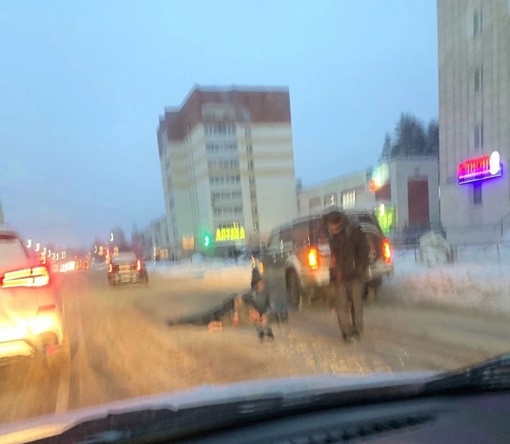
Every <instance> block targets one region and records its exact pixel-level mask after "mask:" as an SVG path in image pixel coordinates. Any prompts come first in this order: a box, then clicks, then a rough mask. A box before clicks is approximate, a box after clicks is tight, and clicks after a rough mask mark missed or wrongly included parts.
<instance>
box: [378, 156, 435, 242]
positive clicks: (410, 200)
mask: <svg viewBox="0 0 510 444" xmlns="http://www.w3.org/2000/svg"><path fill="white" fill-rule="evenodd" d="M369 188H370V190H372V192H373V194H374V203H375V209H376V215H377V217H378V219H379V223H380V225H381V227H382V228H383V230H384V231H386V232H387V233H393V236H394V237H395V240H397V238H398V240H402V241H404V242H417V240H418V239H419V236H420V235H422V234H423V233H424V232H426V231H428V230H430V229H439V228H440V205H439V164H438V159H437V157H435V156H430V157H428V156H420V157H396V158H393V159H389V160H388V161H385V162H382V163H380V164H378V165H377V166H376V167H375V168H374V170H373V173H372V179H371V181H370V184H369Z"/></svg>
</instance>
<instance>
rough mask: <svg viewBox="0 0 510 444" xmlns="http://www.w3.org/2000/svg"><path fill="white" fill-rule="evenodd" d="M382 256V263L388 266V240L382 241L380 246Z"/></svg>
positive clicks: (389, 251)
mask: <svg viewBox="0 0 510 444" xmlns="http://www.w3.org/2000/svg"><path fill="white" fill-rule="evenodd" d="M382 256H383V259H384V262H385V263H387V264H389V263H390V262H391V246H390V242H389V241H388V239H384V240H383V244H382Z"/></svg>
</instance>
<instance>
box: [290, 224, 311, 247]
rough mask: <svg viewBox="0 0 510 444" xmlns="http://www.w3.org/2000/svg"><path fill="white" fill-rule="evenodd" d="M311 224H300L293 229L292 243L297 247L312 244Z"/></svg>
mask: <svg viewBox="0 0 510 444" xmlns="http://www.w3.org/2000/svg"><path fill="white" fill-rule="evenodd" d="M309 235H310V222H309V221H306V222H300V223H298V224H296V225H294V226H293V227H292V241H293V242H294V244H295V245H303V244H308V243H310V239H309Z"/></svg>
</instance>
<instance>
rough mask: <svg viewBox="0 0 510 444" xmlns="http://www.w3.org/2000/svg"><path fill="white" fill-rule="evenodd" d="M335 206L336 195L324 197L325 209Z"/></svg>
mask: <svg viewBox="0 0 510 444" xmlns="http://www.w3.org/2000/svg"><path fill="white" fill-rule="evenodd" d="M336 204H337V195H336V193H331V194H326V195H325V196H324V206H325V207H327V206H329V205H336Z"/></svg>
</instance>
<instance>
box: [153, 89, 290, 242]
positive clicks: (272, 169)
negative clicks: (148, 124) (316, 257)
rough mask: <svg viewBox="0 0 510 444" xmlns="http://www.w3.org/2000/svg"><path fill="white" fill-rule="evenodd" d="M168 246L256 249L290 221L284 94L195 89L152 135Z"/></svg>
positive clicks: (287, 110) (286, 100)
mask: <svg viewBox="0 0 510 444" xmlns="http://www.w3.org/2000/svg"><path fill="white" fill-rule="evenodd" d="M157 134H158V145H159V156H160V163H161V176H162V178H163V190H164V196H165V204H166V215H167V224H168V231H169V237H170V242H171V243H172V244H173V245H175V247H176V248H177V249H182V250H203V249H207V248H208V247H210V246H212V245H214V247H215V250H221V249H231V248H233V247H237V248H240V247H243V246H246V245H257V244H258V243H259V242H261V241H264V240H265V237H266V236H267V235H268V234H269V232H270V230H271V229H272V228H273V226H274V225H277V224H279V223H280V222H282V221H283V220H285V219H287V218H291V217H294V216H296V214H297V202H296V188H295V172H294V155H293V147H292V126H291V115H290V99H289V92H288V90H287V89H285V88H211V87H208V88H201V87H198V86H197V87H195V88H194V89H193V90H192V91H191V92H190V94H189V95H188V97H187V98H186V100H185V101H184V103H183V104H182V106H181V107H179V108H174V109H170V108H168V109H165V115H164V116H162V117H161V118H160V123H159V128H158V132H157Z"/></svg>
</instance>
